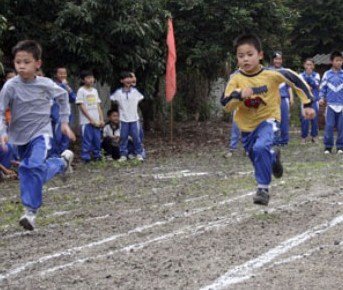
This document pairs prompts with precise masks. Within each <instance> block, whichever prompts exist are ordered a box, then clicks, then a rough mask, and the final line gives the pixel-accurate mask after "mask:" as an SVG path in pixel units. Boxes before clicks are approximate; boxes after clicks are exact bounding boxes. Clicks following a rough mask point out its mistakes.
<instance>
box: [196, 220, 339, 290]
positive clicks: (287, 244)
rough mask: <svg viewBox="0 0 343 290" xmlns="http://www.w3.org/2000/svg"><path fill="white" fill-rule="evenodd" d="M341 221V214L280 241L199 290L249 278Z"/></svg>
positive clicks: (228, 284) (214, 289) (218, 287)
mask: <svg viewBox="0 0 343 290" xmlns="http://www.w3.org/2000/svg"><path fill="white" fill-rule="evenodd" d="M342 222H343V215H341V216H338V217H336V218H334V219H333V220H331V221H330V222H327V223H324V224H321V225H318V226H315V227H313V228H311V229H310V230H308V231H306V232H304V233H302V234H299V235H297V236H294V237H292V238H290V239H288V240H286V241H284V242H282V243H281V244H279V245H278V246H276V247H275V248H273V249H271V250H269V251H268V252H266V253H264V254H262V255H260V256H259V257H257V258H255V259H252V260H249V261H247V262H245V263H243V264H241V265H239V266H236V267H235V268H233V269H232V270H229V271H228V272H226V273H225V274H224V275H222V276H221V277H219V278H218V279H216V280H215V281H214V283H212V284H210V285H207V286H205V287H202V288H201V290H219V289H227V287H229V286H231V285H234V284H237V283H241V282H242V281H245V280H247V279H250V278H251V277H252V275H253V273H254V272H255V270H257V269H259V268H262V267H263V266H264V265H266V264H267V263H270V262H271V261H273V260H274V259H276V258H277V257H279V256H280V255H282V254H285V253H287V252H288V251H290V250H291V249H293V248H294V247H297V246H299V245H300V244H302V243H304V242H306V241H307V240H309V239H311V238H313V237H314V236H316V235H318V234H322V233H324V232H326V231H328V230H329V229H331V228H333V227H335V226H336V225H338V224H340V223H342Z"/></svg>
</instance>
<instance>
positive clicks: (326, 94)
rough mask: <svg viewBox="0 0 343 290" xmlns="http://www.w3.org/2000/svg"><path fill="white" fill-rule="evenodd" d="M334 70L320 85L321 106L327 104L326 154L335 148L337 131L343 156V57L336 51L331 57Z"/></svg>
mask: <svg viewBox="0 0 343 290" xmlns="http://www.w3.org/2000/svg"><path fill="white" fill-rule="evenodd" d="M330 60H331V64H332V68H331V69H330V70H328V71H326V72H325V73H324V75H323V79H322V83H321V85H320V92H319V96H320V101H319V104H320V105H324V104H325V103H326V104H327V108H326V117H325V133H324V146H325V150H324V153H325V154H330V153H331V152H332V148H333V147H334V129H335V128H336V129H337V139H336V149H337V153H338V154H343V70H342V64H343V55H342V53H341V52H339V51H334V52H332V53H331V55H330Z"/></svg>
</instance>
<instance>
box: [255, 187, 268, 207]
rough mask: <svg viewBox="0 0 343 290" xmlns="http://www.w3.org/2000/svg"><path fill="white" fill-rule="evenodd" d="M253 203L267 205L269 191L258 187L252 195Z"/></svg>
mask: <svg viewBox="0 0 343 290" xmlns="http://www.w3.org/2000/svg"><path fill="white" fill-rule="evenodd" d="M253 201H254V203H255V204H261V205H268V203H269V193H268V190H267V189H265V188H258V189H257V192H256V193H255V195H254V197H253Z"/></svg>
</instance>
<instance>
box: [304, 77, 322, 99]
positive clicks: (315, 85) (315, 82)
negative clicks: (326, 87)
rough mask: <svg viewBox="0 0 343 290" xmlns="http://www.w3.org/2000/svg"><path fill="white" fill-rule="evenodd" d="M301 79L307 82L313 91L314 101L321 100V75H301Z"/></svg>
mask: <svg viewBox="0 0 343 290" xmlns="http://www.w3.org/2000/svg"><path fill="white" fill-rule="evenodd" d="M300 76H301V78H302V79H303V80H304V81H305V82H307V84H308V85H309V86H310V88H311V89H312V94H313V96H314V101H318V100H319V85H320V75H319V73H317V72H312V73H311V74H310V75H308V74H307V73H306V72H302V73H301V74H300Z"/></svg>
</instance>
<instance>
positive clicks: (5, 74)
mask: <svg viewBox="0 0 343 290" xmlns="http://www.w3.org/2000/svg"><path fill="white" fill-rule="evenodd" d="M10 73H16V71H15V69H14V68H11V67H5V69H4V76H5V77H6V76H7V75H8V74H10Z"/></svg>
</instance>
